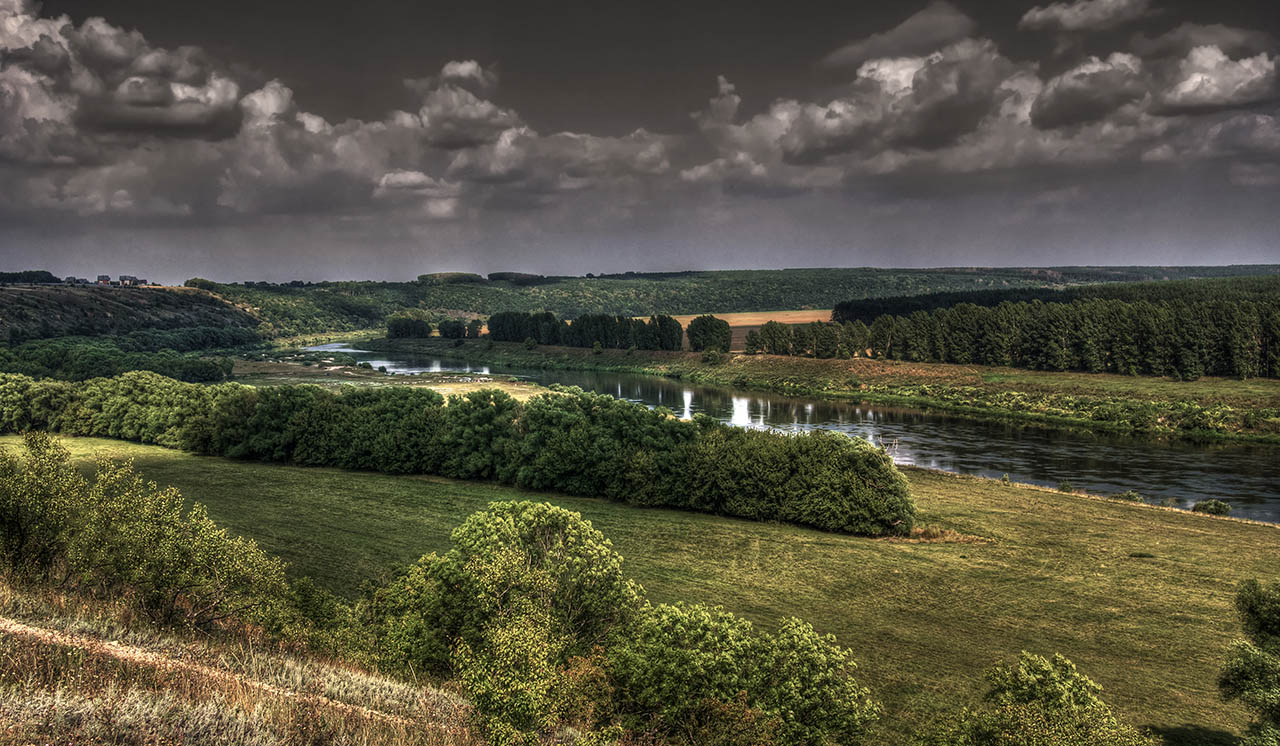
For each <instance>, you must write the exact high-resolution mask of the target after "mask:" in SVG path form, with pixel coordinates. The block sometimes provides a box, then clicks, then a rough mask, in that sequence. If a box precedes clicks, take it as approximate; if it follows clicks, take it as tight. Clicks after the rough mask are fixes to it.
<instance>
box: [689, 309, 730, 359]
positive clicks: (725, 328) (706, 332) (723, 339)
mask: <svg viewBox="0 0 1280 746" xmlns="http://www.w3.org/2000/svg"><path fill="white" fill-rule="evenodd" d="M688 334H689V349H691V350H693V351H694V352H702V351H703V350H715V351H718V352H728V351H729V345H730V344H731V343H732V341H733V332H732V331H730V329H729V322H728V321H725V320H724V319H717V318H716V317H715V316H710V315H702V316H698V317H697V318H695V319H693V320H692V321H690V322H689V329H688Z"/></svg>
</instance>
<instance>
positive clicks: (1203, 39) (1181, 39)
mask: <svg viewBox="0 0 1280 746" xmlns="http://www.w3.org/2000/svg"><path fill="white" fill-rule="evenodd" d="M1130 46H1131V48H1132V49H1133V51H1134V53H1135V54H1138V55H1140V56H1142V57H1185V56H1186V55H1187V54H1188V53H1190V52H1191V50H1192V49H1195V48H1196V47H1204V46H1212V47H1217V48H1218V49H1221V50H1222V51H1223V52H1225V53H1227V54H1228V55H1230V56H1232V57H1248V56H1251V55H1255V54H1258V53H1260V52H1267V51H1271V50H1274V49H1275V48H1276V39H1275V37H1273V36H1272V35H1271V34H1269V33H1267V32H1265V31H1255V30H1251V29H1243V28H1236V27H1234V26H1224V25H1223V24H1221V23H1214V24H1209V25H1204V24H1199V23H1184V24H1182V25H1180V26H1178V27H1176V28H1173V29H1170V30H1169V31H1166V32H1165V33H1163V34H1160V35H1159V36H1154V37H1151V36H1147V35H1146V34H1143V33H1141V32H1139V33H1137V34H1135V35H1134V37H1133V40H1132V41H1131V42H1130Z"/></svg>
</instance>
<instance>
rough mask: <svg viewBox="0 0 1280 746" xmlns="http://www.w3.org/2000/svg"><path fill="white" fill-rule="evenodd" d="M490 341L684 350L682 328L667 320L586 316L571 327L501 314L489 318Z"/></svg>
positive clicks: (543, 316)
mask: <svg viewBox="0 0 1280 746" xmlns="http://www.w3.org/2000/svg"><path fill="white" fill-rule="evenodd" d="M489 337H490V338H492V339H493V340H495V341H498V342H524V341H526V340H533V341H534V342H536V343H537V344H542V345H564V346H566V347H594V346H595V345H597V344H599V345H600V346H601V347H605V348H610V349H622V350H625V349H628V348H631V347H635V348H636V349H638V350H679V349H681V348H682V347H683V346H684V327H682V326H681V325H680V322H679V321H676V320H675V319H673V318H672V317H670V316H651V317H649V320H648V321H645V320H644V319H634V318H631V317H630V316H610V315H607V314H595V313H589V314H585V315H583V316H579V317H578V318H576V319H574V320H573V322H572V323H570V322H568V321H563V320H560V319H557V318H556V316H555V314H553V313H522V312H520V311H501V312H499V313H495V314H494V315H492V316H490V317H489Z"/></svg>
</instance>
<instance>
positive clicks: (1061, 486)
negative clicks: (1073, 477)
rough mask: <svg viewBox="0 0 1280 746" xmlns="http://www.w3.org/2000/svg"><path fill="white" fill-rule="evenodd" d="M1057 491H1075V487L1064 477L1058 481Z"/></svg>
mask: <svg viewBox="0 0 1280 746" xmlns="http://www.w3.org/2000/svg"><path fill="white" fill-rule="evenodd" d="M1058 491H1059V492H1075V491H1076V488H1075V485H1073V484H1071V483H1070V482H1068V481H1066V480H1065V479H1064V480H1062V481H1061V482H1058Z"/></svg>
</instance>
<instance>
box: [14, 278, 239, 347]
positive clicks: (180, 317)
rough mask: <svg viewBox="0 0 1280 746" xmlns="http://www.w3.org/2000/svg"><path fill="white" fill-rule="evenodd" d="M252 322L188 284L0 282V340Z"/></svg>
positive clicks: (108, 333)
mask: <svg viewBox="0 0 1280 746" xmlns="http://www.w3.org/2000/svg"><path fill="white" fill-rule="evenodd" d="M257 325H258V320H257V319H256V318H254V317H253V316H252V315H250V314H249V313H247V312H246V311H243V310H241V309H239V308H236V307H235V306H233V305H231V304H229V303H227V302H226V301H224V300H222V299H220V298H218V297H216V296H213V295H211V294H209V293H207V292H205V291H203V290H196V289H193V288H109V287H42V286H22V285H11V286H0V341H5V340H7V341H10V342H21V341H25V340H29V339H44V338H48V337H65V336H71V335H83V336H103V335H119V334H125V333H128V332H132V331H137V330H139V329H180V328H187V327H228V326H233V327H254V326H257Z"/></svg>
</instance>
